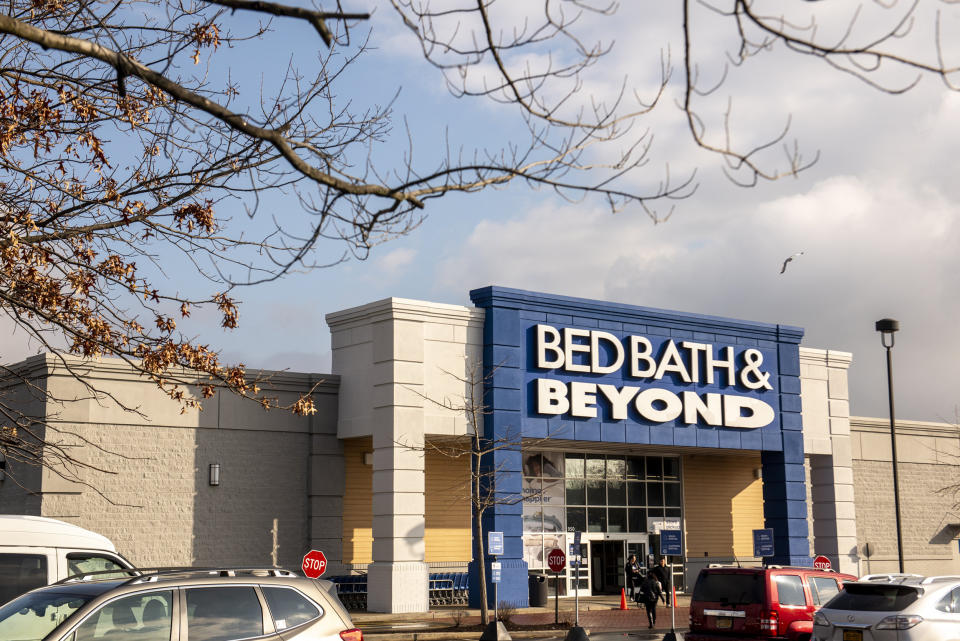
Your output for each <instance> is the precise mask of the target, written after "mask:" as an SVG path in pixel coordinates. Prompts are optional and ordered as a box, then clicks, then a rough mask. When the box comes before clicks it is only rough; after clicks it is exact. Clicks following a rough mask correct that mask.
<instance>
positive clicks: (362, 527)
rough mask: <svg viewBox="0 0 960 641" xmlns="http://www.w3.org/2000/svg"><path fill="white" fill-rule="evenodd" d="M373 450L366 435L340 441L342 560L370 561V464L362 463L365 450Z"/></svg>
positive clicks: (371, 471)
mask: <svg viewBox="0 0 960 641" xmlns="http://www.w3.org/2000/svg"><path fill="white" fill-rule="evenodd" d="M372 451H373V441H372V439H370V438H369V437H367V438H354V439H346V440H344V441H343V456H344V462H345V470H346V474H345V475H344V476H345V479H344V481H345V486H344V492H343V562H344V563H371V562H372V561H373V528H372V523H373V466H372V465H364V464H363V455H364V453H365V452H372Z"/></svg>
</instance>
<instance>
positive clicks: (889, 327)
mask: <svg viewBox="0 0 960 641" xmlns="http://www.w3.org/2000/svg"><path fill="white" fill-rule="evenodd" d="M876 329H877V331H878V332H880V342H881V343H882V344H883V346H884V347H885V348H886V349H887V397H888V398H889V399H890V452H891V454H892V458H893V507H894V510H896V521H897V562H898V563H899V565H900V573H901V574H903V535H902V534H901V530H900V481H899V476H898V474H897V428H896V419H895V418H894V411H893V356H892V354H891V349H893V342H894V339H893V334H894V332H896V331H898V330H899V329H900V323H899V322H898V321H895V320H893V319H892V318H884V319H881V320H878V321H877V323H876Z"/></svg>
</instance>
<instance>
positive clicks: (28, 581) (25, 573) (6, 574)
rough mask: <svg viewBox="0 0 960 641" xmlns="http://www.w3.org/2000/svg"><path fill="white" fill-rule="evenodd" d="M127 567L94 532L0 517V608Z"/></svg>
mask: <svg viewBox="0 0 960 641" xmlns="http://www.w3.org/2000/svg"><path fill="white" fill-rule="evenodd" d="M131 567H133V565H132V564H131V563H130V562H129V561H127V560H126V559H125V558H123V557H122V556H120V554H118V553H117V549H116V548H115V547H114V545H113V543H111V542H110V540H109V539H108V538H107V537H105V536H101V535H99V534H97V533H96V532H91V531H90V530H84V529H83V528H81V527H77V526H76V525H72V524H70V523H64V522H63V521H57V520H56V519H48V518H44V517H40V516H13V515H0V605H2V604H3V603H6V602H7V601H9V600H10V599H12V598H14V597H16V596H19V595H20V594H23V593H24V592H26V591H28V590H32V589H33V588H37V587H40V586H41V585H47V584H49V583H55V582H56V581H59V580H61V579H65V578H67V577H68V576H71V575H74V574H82V573H84V572H102V571H104V570H116V569H124V568H131Z"/></svg>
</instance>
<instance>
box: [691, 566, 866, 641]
mask: <svg viewBox="0 0 960 641" xmlns="http://www.w3.org/2000/svg"><path fill="white" fill-rule="evenodd" d="M856 580H857V579H856V577H854V576H851V575H849V574H838V573H837V572H834V571H832V570H815V569H814V568H806V567H788V566H780V565H769V566H767V567H762V568H739V567H730V566H723V567H716V566H711V567H708V568H704V569H703V570H701V571H700V576H698V577H697V584H696V586H695V587H694V588H693V598H692V600H691V601H690V632H689V633H688V634H686V635H685V636H684V638H685V639H686V640H687V641H729V640H730V639H731V638H736V639H757V640H760V639H762V640H764V641H766V640H768V639H788V640H789V641H807V640H808V639H809V638H810V635H811V633H812V632H813V622H812V621H813V613H814V611H815V610H816V609H817V608H819V607H820V606H821V605H822V604H824V603H826V602H827V601H829V600H830V599H831V598H832V597H833V596H834V595H835V594H837V593H838V592H839V591H840V589H841V588H842V587H843V582H844V581H856Z"/></svg>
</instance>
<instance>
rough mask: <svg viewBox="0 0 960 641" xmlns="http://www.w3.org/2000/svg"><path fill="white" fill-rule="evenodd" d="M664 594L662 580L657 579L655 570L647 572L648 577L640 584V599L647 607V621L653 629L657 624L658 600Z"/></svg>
mask: <svg viewBox="0 0 960 641" xmlns="http://www.w3.org/2000/svg"><path fill="white" fill-rule="evenodd" d="M662 594H663V591H662V590H661V589H660V582H659V581H657V577H656V576H655V575H654V574H653V571H652V570H651V571H650V572H647V576H646V578H644V579H643V583H641V584H640V600H641V602H642V603H643V605H644V607H645V608H646V609H647V623H649V624H650V626H649V627H650V628H651V629H652V628H653V626H655V625H656V624H657V601H659V600H660V596H661V595H662Z"/></svg>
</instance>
